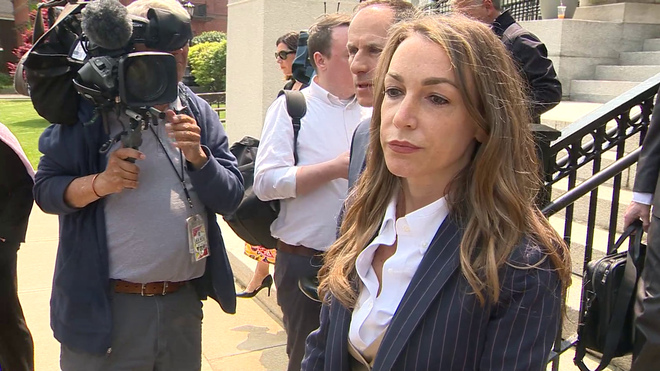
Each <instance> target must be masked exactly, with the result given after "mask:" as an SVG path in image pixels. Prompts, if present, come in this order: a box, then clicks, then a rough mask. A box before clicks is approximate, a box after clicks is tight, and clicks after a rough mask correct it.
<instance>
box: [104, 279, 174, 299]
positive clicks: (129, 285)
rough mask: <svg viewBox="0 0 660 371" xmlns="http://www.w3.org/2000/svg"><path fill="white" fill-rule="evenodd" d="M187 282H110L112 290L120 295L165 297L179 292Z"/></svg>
mask: <svg viewBox="0 0 660 371" xmlns="http://www.w3.org/2000/svg"><path fill="white" fill-rule="evenodd" d="M186 283H187V281H183V282H150V283H133V282H128V281H122V280H112V285H113V289H114V290H115V292H118V293H121V294H139V295H142V296H154V295H161V296H163V295H167V294H172V293H175V292H177V291H179V289H180V288H182V287H183V286H185V285H186Z"/></svg>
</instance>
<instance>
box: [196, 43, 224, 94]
mask: <svg viewBox="0 0 660 371" xmlns="http://www.w3.org/2000/svg"><path fill="white" fill-rule="evenodd" d="M188 61H189V62H190V67H191V70H192V71H191V72H192V75H193V76H194V77H195V82H196V83H197V84H198V85H200V86H202V87H204V88H207V89H209V90H210V91H225V81H226V74H227V40H222V41H220V42H205V43H201V44H197V45H194V46H192V47H190V52H189V53H188Z"/></svg>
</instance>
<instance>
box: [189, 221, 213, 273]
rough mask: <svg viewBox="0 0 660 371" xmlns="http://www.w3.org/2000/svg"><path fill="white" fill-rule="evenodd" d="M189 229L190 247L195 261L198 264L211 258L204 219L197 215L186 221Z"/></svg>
mask: <svg viewBox="0 0 660 371" xmlns="http://www.w3.org/2000/svg"><path fill="white" fill-rule="evenodd" d="M186 226H187V229H188V247H189V251H190V253H191V254H192V258H193V261H195V262H198V261H200V260H202V259H204V258H206V257H208V256H209V242H208V235H207V234H206V227H205V226H204V218H202V216H201V215H199V214H195V215H193V216H191V217H189V218H188V219H186Z"/></svg>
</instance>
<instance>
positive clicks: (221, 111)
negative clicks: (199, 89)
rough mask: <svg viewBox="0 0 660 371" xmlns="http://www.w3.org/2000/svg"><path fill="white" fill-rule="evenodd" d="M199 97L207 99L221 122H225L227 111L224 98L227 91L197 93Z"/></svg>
mask: <svg viewBox="0 0 660 371" xmlns="http://www.w3.org/2000/svg"><path fill="white" fill-rule="evenodd" d="M197 95H198V96H199V97H200V98H202V99H204V100H205V101H207V102H208V103H209V104H210V105H211V108H213V110H214V111H215V112H216V113H217V114H218V117H219V118H220V122H221V123H223V124H224V123H225V122H226V119H225V113H226V112H227V108H226V99H227V93H225V92H214V93H198V94H197Z"/></svg>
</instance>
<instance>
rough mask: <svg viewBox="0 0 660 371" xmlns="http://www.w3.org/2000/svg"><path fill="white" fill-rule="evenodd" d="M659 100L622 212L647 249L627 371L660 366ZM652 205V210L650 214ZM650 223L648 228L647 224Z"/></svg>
mask: <svg viewBox="0 0 660 371" xmlns="http://www.w3.org/2000/svg"><path fill="white" fill-rule="evenodd" d="M658 103H660V100H659V99H658V98H656V101H655V107H654V108H653V115H652V117H651V124H650V126H649V130H648V133H647V134H646V139H644V144H643V146H642V152H641V154H640V156H639V163H638V164H637V174H636V176H635V185H634V187H633V200H632V201H631V202H630V205H629V206H628V209H627V210H626V213H625V215H624V224H625V226H626V227H627V226H629V225H630V224H631V223H632V222H633V221H635V220H637V219H641V220H642V223H643V224H644V230H646V231H647V232H649V236H648V249H647V250H646V260H645V262H644V270H643V271H642V275H641V279H640V281H639V284H638V285H637V288H638V289H637V301H636V303H635V314H636V316H637V320H636V331H635V350H634V352H633V364H632V367H631V369H630V371H656V370H658V367H660V366H659V365H660V238H658V237H657V234H658V233H660V192H657V190H658V180H660V177H659V176H658V175H659V173H660V106H659V105H658ZM651 205H653V214H651ZM649 227H650V228H649Z"/></svg>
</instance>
